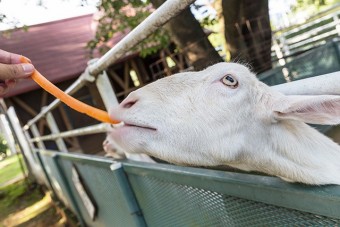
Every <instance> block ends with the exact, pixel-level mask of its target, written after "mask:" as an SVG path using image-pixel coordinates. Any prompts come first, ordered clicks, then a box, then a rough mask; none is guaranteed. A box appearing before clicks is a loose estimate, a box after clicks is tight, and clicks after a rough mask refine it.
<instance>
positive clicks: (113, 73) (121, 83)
mask: <svg viewBox="0 0 340 227" xmlns="http://www.w3.org/2000/svg"><path fill="white" fill-rule="evenodd" d="M109 74H110V76H111V77H112V79H113V80H114V81H115V82H117V83H118V85H119V86H121V87H122V88H123V89H124V88H125V84H124V81H123V80H122V78H120V77H119V75H118V74H117V73H116V72H115V71H114V70H110V71H109Z"/></svg>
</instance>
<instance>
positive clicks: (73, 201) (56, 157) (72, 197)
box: [52, 154, 86, 227]
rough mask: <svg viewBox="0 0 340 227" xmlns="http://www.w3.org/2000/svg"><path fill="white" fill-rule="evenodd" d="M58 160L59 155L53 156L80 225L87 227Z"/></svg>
mask: <svg viewBox="0 0 340 227" xmlns="http://www.w3.org/2000/svg"><path fill="white" fill-rule="evenodd" d="M58 159H59V156H58V155H57V154H54V155H53V156H52V160H53V162H54V164H55V167H56V169H57V171H58V173H59V175H60V179H61V181H62V184H63V185H64V186H65V190H66V193H67V194H68V197H69V198H70V200H71V201H70V202H71V204H72V205H73V208H74V211H75V213H76V216H77V218H78V220H79V222H80V225H81V226H83V227H86V223H85V221H84V219H83V216H82V215H81V212H80V208H79V206H78V204H77V201H76V200H75V198H74V195H73V193H72V190H71V186H70V184H69V183H68V181H67V180H66V176H65V173H64V171H63V169H62V167H61V166H60V164H59V162H58Z"/></svg>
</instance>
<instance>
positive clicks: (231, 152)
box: [108, 63, 340, 185]
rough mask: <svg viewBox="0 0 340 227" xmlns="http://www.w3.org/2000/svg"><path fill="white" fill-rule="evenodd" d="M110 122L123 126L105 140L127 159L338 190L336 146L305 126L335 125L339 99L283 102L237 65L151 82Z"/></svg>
mask: <svg viewBox="0 0 340 227" xmlns="http://www.w3.org/2000/svg"><path fill="white" fill-rule="evenodd" d="M313 81H317V78H314V79H313ZM110 115H111V116H114V117H115V119H116V120H119V121H122V122H125V125H122V126H121V127H119V128H117V129H115V130H113V131H111V132H110V133H109V134H108V135H109V138H111V139H112V140H114V141H115V143H116V144H117V145H118V146H119V147H120V148H122V149H123V150H124V151H126V152H128V153H140V154H141V153H143V154H147V155H151V156H153V157H157V158H160V159H162V160H165V161H167V162H171V163H180V164H185V165H196V166H220V165H229V166H232V167H235V168H238V169H242V170H245V171H260V172H263V173H266V174H269V175H273V176H278V177H280V178H282V179H284V180H286V181H290V182H301V183H306V184H315V185H321V184H340V179H339V178H340V177H339V176H340V168H339V166H340V164H339V163H340V147H339V146H338V145H337V144H336V143H334V142H333V141H332V140H330V139H329V138H327V137H326V136H324V135H322V134H321V133H319V132H317V131H316V130H315V129H313V128H311V127H310V126H308V125H307V124H306V123H312V124H330V125H336V124H339V123H340V97H339V96H336V95H308V96H304V95H284V94H282V93H280V92H278V91H277V90H275V89H273V88H271V87H268V86H267V85H265V84H263V83H262V82H260V81H259V80H258V79H257V78H256V76H255V75H254V74H253V73H252V72H251V71H250V70H249V69H248V68H247V67H245V66H243V65H240V64H236V63H218V64H216V65H213V66H211V67H209V68H207V69H205V70H202V71H199V72H183V73H179V74H175V75H173V76H170V77H166V78H163V79H160V80H157V81H155V82H153V83H151V84H148V85H146V86H144V87H142V88H140V89H138V90H136V91H134V92H132V93H130V94H129V96H128V97H127V98H126V99H125V100H123V102H122V103H121V104H120V105H119V106H117V107H115V108H113V109H111V110H110Z"/></svg>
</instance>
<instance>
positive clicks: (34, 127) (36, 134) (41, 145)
mask: <svg viewBox="0 0 340 227" xmlns="http://www.w3.org/2000/svg"><path fill="white" fill-rule="evenodd" d="M30 128H31V131H32V134H33V136H34V137H35V138H38V137H40V133H39V130H38V128H37V125H36V124H32V125H31V127H30ZM37 144H38V148H39V149H40V150H46V148H45V144H44V143H43V142H42V141H40V140H38V141H37Z"/></svg>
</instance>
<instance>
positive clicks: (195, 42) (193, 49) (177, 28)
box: [88, 0, 222, 70]
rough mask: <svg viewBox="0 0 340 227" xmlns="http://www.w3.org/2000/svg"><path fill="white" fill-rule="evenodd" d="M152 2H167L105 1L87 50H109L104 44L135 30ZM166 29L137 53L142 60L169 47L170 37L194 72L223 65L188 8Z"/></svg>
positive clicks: (158, 2) (155, 1)
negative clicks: (214, 65) (216, 64)
mask: <svg viewBox="0 0 340 227" xmlns="http://www.w3.org/2000/svg"><path fill="white" fill-rule="evenodd" d="M150 2H151V3H152V4H153V6H154V7H155V8H157V7H159V6H160V5H161V4H163V3H164V2H165V0H151V1H140V0H131V1H118V0H115V1H109V0H103V1H102V4H101V5H100V7H99V9H100V10H101V12H102V14H103V15H102V17H101V18H100V19H99V24H98V28H97V33H96V38H95V39H94V40H92V41H91V42H89V44H88V46H89V47H90V48H91V49H95V48H97V47H99V48H100V49H101V50H104V51H105V49H107V46H105V43H106V42H108V41H109V40H110V39H111V38H112V37H113V36H114V35H115V33H116V32H126V31H127V30H131V29H133V28H134V27H136V26H137V25H138V24H139V23H141V22H142V21H143V20H144V19H145V18H146V17H147V16H148V15H149V14H150V13H151V11H152V10H151V8H150V7H151V5H150ZM117 12H119V13H117ZM164 28H165V29H159V30H158V31H157V32H156V33H154V34H152V35H151V36H150V37H149V38H148V39H147V40H145V41H144V42H142V43H141V44H140V45H139V46H138V47H137V49H135V50H138V51H140V52H141V54H142V56H145V55H147V54H150V53H154V52H156V51H158V50H160V49H162V48H164V47H166V46H168V45H169V43H170V37H171V40H172V41H173V42H174V43H175V44H176V45H177V47H178V48H179V49H180V50H181V51H182V52H183V53H184V54H185V55H186V57H187V58H188V60H189V62H190V63H191V65H192V66H193V67H194V69H195V70H200V69H202V68H205V67H207V66H209V65H211V64H213V63H216V62H220V61H222V59H221V57H220V56H219V55H218V53H217V52H216V51H215V49H214V47H213V46H212V45H211V43H210V42H209V40H208V38H207V36H206V34H205V33H204V31H203V29H202V27H201V26H200V24H199V22H198V21H197V20H196V19H195V17H194V16H193V14H192V13H191V11H190V9H189V8H187V9H186V10H184V11H183V12H182V13H181V14H180V15H179V16H177V17H176V18H173V19H172V20H171V21H170V22H169V23H167V24H166V25H165V26H164Z"/></svg>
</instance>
